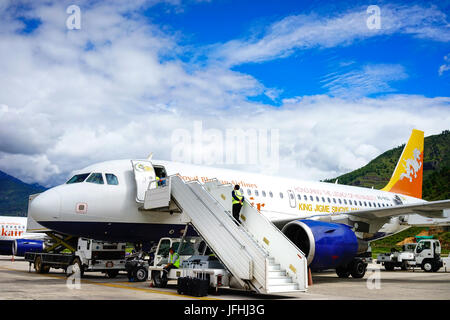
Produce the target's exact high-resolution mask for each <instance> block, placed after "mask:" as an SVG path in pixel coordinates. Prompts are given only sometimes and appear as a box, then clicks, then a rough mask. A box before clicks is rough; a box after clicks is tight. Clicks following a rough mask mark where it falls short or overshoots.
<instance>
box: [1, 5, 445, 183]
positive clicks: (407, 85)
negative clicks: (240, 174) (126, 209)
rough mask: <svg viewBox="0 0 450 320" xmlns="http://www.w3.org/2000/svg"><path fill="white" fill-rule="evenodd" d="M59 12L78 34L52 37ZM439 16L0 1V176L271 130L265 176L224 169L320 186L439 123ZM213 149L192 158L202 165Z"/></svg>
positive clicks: (33, 178)
mask: <svg viewBox="0 0 450 320" xmlns="http://www.w3.org/2000/svg"><path fill="white" fill-rule="evenodd" d="M71 5H77V6H79V8H80V13H81V24H80V25H81V28H80V29H75V30H72V29H68V28H67V24H66V22H67V20H68V19H69V17H70V13H67V12H66V11H67V9H68V8H69V6H71ZM369 5H377V6H378V8H379V9H380V19H381V26H380V28H379V29H375V30H372V29H369V28H368V26H367V23H366V22H367V19H368V17H369V16H370V14H368V13H367V8H368V6H369ZM449 9H450V1H434V2H432V1H403V2H402V1H373V2H370V3H367V2H364V1H338V2H336V1H325V0H322V1H293V0H285V1H269V0H265V1H246V0H241V1H230V0H210V1H202V0H136V1H130V2H128V1H122V0H110V1H88V0H63V1H56V0H55V1H51V0H49V1H40V0H37V1H28V0H5V1H2V2H0V70H1V71H2V77H0V88H2V89H1V90H0V170H2V171H5V172H7V173H9V174H11V175H13V176H16V177H18V178H20V179H22V180H24V181H26V182H38V183H41V184H43V185H46V186H49V185H54V184H57V183H61V182H63V181H64V180H65V179H66V178H67V177H68V176H69V175H70V172H71V171H72V170H76V169H79V168H82V167H84V166H87V165H90V164H92V163H95V162H99V161H104V160H110V159H119V158H144V157H146V156H147V155H148V154H149V153H150V152H153V154H154V158H157V159H162V160H174V159H173V158H174V156H173V145H174V139H173V137H174V132H180V130H181V131H183V130H184V131H183V132H193V131H194V126H195V124H198V123H201V124H202V127H203V128H204V129H205V130H213V131H209V132H210V133H211V132H215V133H219V135H221V134H222V135H223V134H225V133H226V131H227V130H228V129H243V130H261V129H264V130H268V131H271V130H272V131H273V130H275V131H277V132H279V145H278V146H277V150H278V151H279V154H278V156H279V157H278V159H277V161H276V162H277V166H276V169H268V168H267V167H266V166H265V165H264V164H261V163H257V164H252V163H243V164H241V165H239V169H242V170H248V171H253V172H262V173H266V174H280V175H284V176H291V177H296V178H299V179H306V180H309V179H311V180H318V179H324V178H330V177H335V176H337V175H339V174H342V173H345V172H348V171H351V170H354V169H357V168H359V167H361V166H363V165H365V164H366V163H367V162H369V161H370V160H371V159H373V158H374V157H376V156H377V155H379V154H381V153H382V152H384V151H386V150H387V149H390V148H393V147H396V146H398V145H400V144H402V143H405V142H406V140H407V139H408V137H409V134H410V132H411V129H413V128H417V129H422V130H424V131H425V135H426V136H428V135H432V134H438V133H440V132H441V131H442V130H445V129H449V125H448V124H449V123H450V96H449V92H450V90H449V85H450V24H449V22H450V18H449V12H450V10H449ZM177 130H178V131H177ZM211 136H212V135H210V136H208V135H207V134H206V140H208V138H211ZM203 142H205V141H203ZM219 142H220V141H219ZM221 145H222V144H221V143H217V142H216V143H209V145H208V143H206V142H205V143H204V144H203V145H202V148H200V149H199V150H197V149H196V150H195V152H197V153H199V154H201V155H202V157H203V156H205V159H206V158H207V156H208V155H210V154H214V153H215V152H216V151H217V150H216V149H217V148H219V147H220V146H221ZM215 147H216V149H214V148H215ZM187 149H188V148H187ZM202 159H203V158H202ZM188 160H189V159H188ZM188 160H187V161H186V162H189V161H188ZM206 162H207V161H205V163H202V164H207V165H210V163H209V162H208V163H206ZM212 165H214V166H220V167H232V168H234V169H235V168H236V165H233V164H232V165H230V164H225V163H220V162H217V163H212Z"/></svg>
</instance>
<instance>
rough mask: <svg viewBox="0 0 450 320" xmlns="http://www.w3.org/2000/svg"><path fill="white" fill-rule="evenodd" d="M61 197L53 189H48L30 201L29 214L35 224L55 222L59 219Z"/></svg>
mask: <svg viewBox="0 0 450 320" xmlns="http://www.w3.org/2000/svg"><path fill="white" fill-rule="evenodd" d="M60 209H61V195H60V194H59V193H58V191H56V190H54V189H49V190H47V191H45V192H43V193H41V194H40V195H38V196H37V197H36V198H34V199H33V201H31V204H30V208H29V212H30V214H31V217H32V218H33V219H34V220H36V221H37V222H40V221H55V220H58V219H59V213H60Z"/></svg>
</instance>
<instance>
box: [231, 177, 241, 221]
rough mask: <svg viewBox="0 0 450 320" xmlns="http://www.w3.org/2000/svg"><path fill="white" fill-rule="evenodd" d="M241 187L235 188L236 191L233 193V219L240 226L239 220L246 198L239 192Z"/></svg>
mask: <svg viewBox="0 0 450 320" xmlns="http://www.w3.org/2000/svg"><path fill="white" fill-rule="evenodd" d="M240 188H241V187H239V185H238V184H237V185H235V186H234V190H233V191H231V198H232V203H233V217H234V218H235V219H236V220H237V222H238V224H240V223H241V221H240V220H239V213H240V212H241V208H242V206H243V205H244V196H243V195H242V193H241V191H240V190H239V189H240Z"/></svg>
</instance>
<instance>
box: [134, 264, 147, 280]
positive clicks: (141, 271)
mask: <svg viewBox="0 0 450 320" xmlns="http://www.w3.org/2000/svg"><path fill="white" fill-rule="evenodd" d="M133 275H134V278H135V279H136V281H138V282H144V281H146V280H147V279H148V271H147V269H145V268H144V267H137V268H136V269H134V271H133Z"/></svg>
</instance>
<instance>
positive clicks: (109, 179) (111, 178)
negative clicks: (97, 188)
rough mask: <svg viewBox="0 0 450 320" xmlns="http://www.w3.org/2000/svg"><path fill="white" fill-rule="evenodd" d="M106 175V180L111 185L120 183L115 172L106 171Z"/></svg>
mask: <svg viewBox="0 0 450 320" xmlns="http://www.w3.org/2000/svg"><path fill="white" fill-rule="evenodd" d="M105 176H106V182H107V183H108V184H111V185H114V186H117V185H118V184H119V180H117V177H116V176H115V175H114V174H112V173H105Z"/></svg>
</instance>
